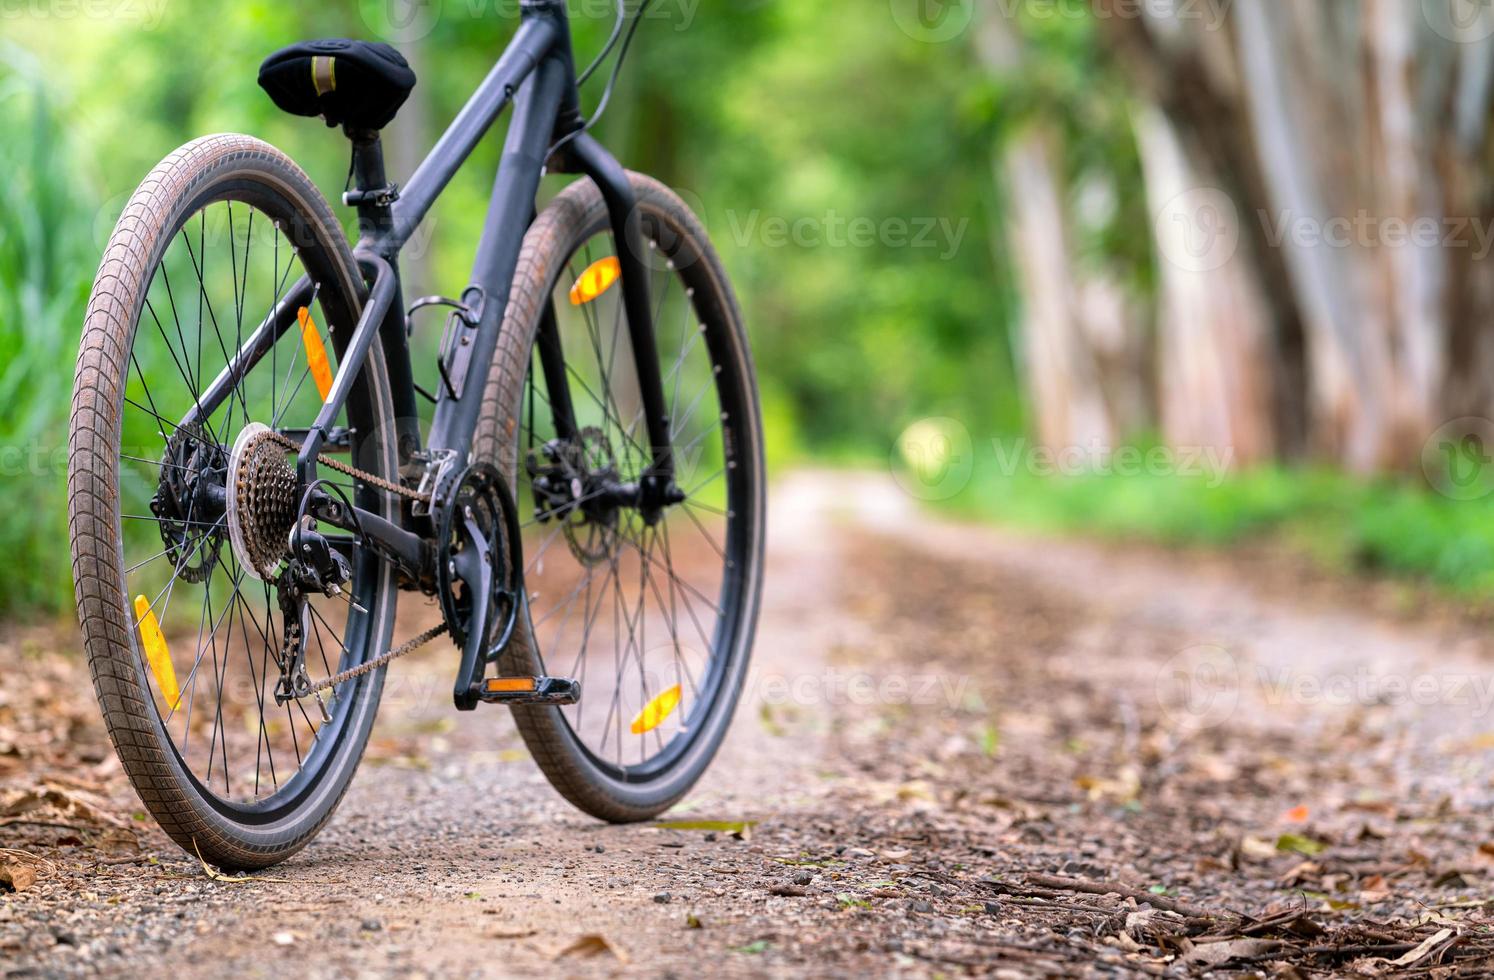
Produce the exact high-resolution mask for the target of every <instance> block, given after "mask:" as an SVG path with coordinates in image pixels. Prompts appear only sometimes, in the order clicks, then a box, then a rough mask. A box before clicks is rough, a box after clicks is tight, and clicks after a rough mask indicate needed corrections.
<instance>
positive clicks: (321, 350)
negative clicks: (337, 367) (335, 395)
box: [296, 306, 332, 401]
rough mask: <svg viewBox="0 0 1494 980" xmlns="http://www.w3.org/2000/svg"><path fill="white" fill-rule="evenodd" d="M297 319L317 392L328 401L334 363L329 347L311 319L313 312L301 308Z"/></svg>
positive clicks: (323, 399)
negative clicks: (329, 358) (328, 355)
mask: <svg viewBox="0 0 1494 980" xmlns="http://www.w3.org/2000/svg"><path fill="white" fill-rule="evenodd" d="M296 319H298V320H300V321H301V343H302V344H304V345H305V346H306V363H307V364H308V365H310V367H311V380H313V381H315V382H316V390H317V392H318V393H319V394H320V395H321V396H322V401H326V400H327V395H329V394H331V392H332V362H331V361H330V360H328V358H327V347H326V345H325V344H323V343H322V335H321V334H320V333H318V332H317V329H316V321H315V320H313V319H311V311H310V310H308V309H307V308H306V307H304V306H303V307H301V309H300V310H298V311H297V312H296Z"/></svg>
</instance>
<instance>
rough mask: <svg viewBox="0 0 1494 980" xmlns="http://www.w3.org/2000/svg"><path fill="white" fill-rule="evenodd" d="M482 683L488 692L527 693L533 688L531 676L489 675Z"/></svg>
mask: <svg viewBox="0 0 1494 980" xmlns="http://www.w3.org/2000/svg"><path fill="white" fill-rule="evenodd" d="M483 683H484V686H485V687H486V689H487V691H488V693H489V694H499V693H505V694H506V693H510V692H520V693H526V694H527V693H528V692H530V691H533V690H534V689H535V683H534V678H533V677H489V678H488V679H487V680H486V681H484V682H483Z"/></svg>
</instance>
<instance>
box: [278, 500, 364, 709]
mask: <svg viewBox="0 0 1494 980" xmlns="http://www.w3.org/2000/svg"><path fill="white" fill-rule="evenodd" d="M319 493H320V491H313V492H312V494H311V495H310V496H312V497H315V496H316V495H317V494H319ZM289 544H290V558H289V560H288V561H286V563H285V565H284V566H283V567H282V569H281V571H280V574H279V575H277V576H276V577H275V593H276V597H277V599H278V600H279V604H280V618H281V621H282V625H283V637H282V640H283V642H282V644H281V654H280V680H279V682H278V683H277V684H276V685H275V703H276V704H285V703H286V702H288V701H292V700H299V699H301V698H305V697H307V696H308V695H310V696H314V697H315V698H316V703H317V707H318V708H320V709H321V713H322V720H323V721H331V715H330V714H329V713H328V712H327V706H326V703H325V702H323V700H322V696H321V692H319V691H313V690H312V687H311V678H310V677H309V676H307V673H306V632H307V629H308V627H309V626H310V621H309V620H310V605H309V599H310V597H311V596H312V595H315V594H320V595H325V596H335V597H339V598H340V597H342V596H343V595H344V591H343V589H344V587H345V586H346V585H347V584H348V582H349V581H351V580H352V577H353V568H352V565H351V564H350V563H349V562H348V560H347V558H345V557H343V555H342V553H341V552H340V551H338V550H337V549H336V548H334V547H332V543H331V542H330V541H328V540H327V537H326V535H324V534H321V533H320V532H318V531H317V530H316V522H315V520H313V519H312V517H311V515H310V514H303V515H302V516H301V517H300V519H299V520H297V522H296V525H295V529H294V530H293V531H292V532H291V534H290V542H289ZM348 601H349V602H350V603H352V600H351V599H350V600H348ZM352 604H353V606H354V608H358V606H357V604H356V603H352Z"/></svg>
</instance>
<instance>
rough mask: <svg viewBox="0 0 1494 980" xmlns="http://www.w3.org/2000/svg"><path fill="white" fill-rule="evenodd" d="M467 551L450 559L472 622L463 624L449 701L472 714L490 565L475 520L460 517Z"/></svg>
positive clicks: (477, 697) (485, 621)
mask: <svg viewBox="0 0 1494 980" xmlns="http://www.w3.org/2000/svg"><path fill="white" fill-rule="evenodd" d="M462 524H463V527H464V530H465V533H466V536H467V548H466V549H465V550H464V551H463V552H462V553H461V554H460V555H458V556H457V557H455V558H453V559H452V562H453V564H455V565H456V573H457V577H458V578H460V579H461V580H462V581H463V582H465V583H466V584H467V590H468V592H469V594H471V595H472V618H471V620H469V621H468V623H467V642H466V643H464V644H463V645H462V665H461V667H460V668H458V670H457V679H456V686H455V687H454V688H453V690H452V700H453V701H455V702H456V706H457V710H459V711H472V710H473V709H474V708H476V707H477V705H478V702H479V701H480V700H481V698H480V695H479V690H480V685H481V682H482V674H483V671H484V669H485V668H486V666H487V658H486V656H485V654H486V653H487V642H488V606H489V605H490V604H491V596H492V594H493V562H492V554H491V552H489V550H488V539H487V538H486V537H485V536H484V535H483V533H482V528H480V527H478V525H477V521H476V519H474V518H472V517H470V516H463V518H462Z"/></svg>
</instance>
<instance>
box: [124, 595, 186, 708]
mask: <svg viewBox="0 0 1494 980" xmlns="http://www.w3.org/2000/svg"><path fill="white" fill-rule="evenodd" d="M135 618H136V619H137V620H139V622H140V645H141V646H142V647H144V648H145V660H146V663H148V664H150V672H151V673H152V674H154V675H155V678H156V684H157V685H158V686H159V687H160V688H161V696H162V697H164V698H165V699H166V703H167V704H168V705H170V707H171V710H172V711H175V710H176V706H177V705H178V704H180V703H181V700H182V692H181V689H180V688H179V687H177V686H176V668H175V667H173V666H172V664H171V651H170V650H168V649H167V647H166V636H165V634H164V633H162V632H161V624H160V623H159V622H158V621H157V620H156V614H155V613H154V612H152V611H151V608H150V600H149V599H147V598H146V597H145V596H143V595H137V596H136V597H135Z"/></svg>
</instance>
